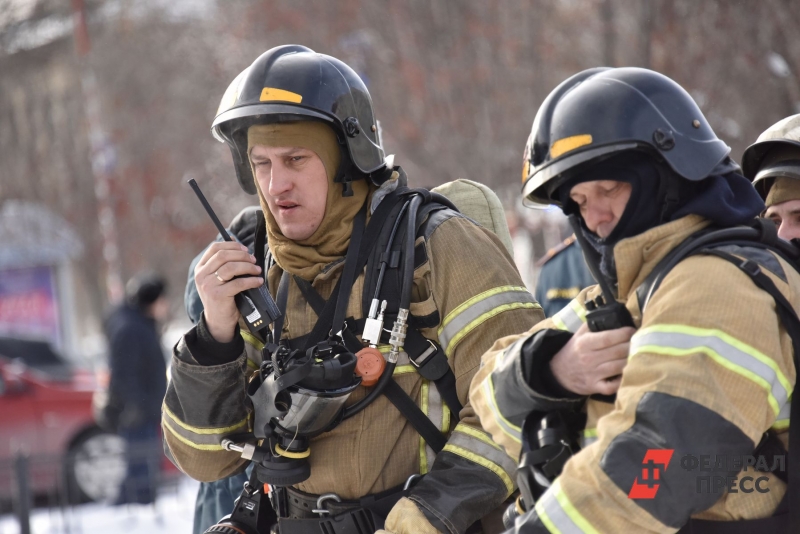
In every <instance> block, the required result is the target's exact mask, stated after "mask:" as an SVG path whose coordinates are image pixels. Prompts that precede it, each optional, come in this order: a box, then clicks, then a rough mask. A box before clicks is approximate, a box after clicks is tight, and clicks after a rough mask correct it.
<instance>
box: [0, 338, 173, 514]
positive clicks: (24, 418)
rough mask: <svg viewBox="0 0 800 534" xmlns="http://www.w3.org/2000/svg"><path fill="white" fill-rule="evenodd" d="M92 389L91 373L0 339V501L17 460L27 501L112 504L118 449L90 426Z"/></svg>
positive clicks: (121, 467) (39, 345) (43, 349)
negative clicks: (24, 465) (30, 497)
mask: <svg viewBox="0 0 800 534" xmlns="http://www.w3.org/2000/svg"><path fill="white" fill-rule="evenodd" d="M96 388H97V380H96V379H95V376H94V374H93V373H91V372H89V371H85V370H78V369H74V368H73V367H72V366H71V365H69V364H68V363H67V362H66V361H65V360H64V359H63V358H62V357H61V356H59V355H58V354H57V353H56V352H54V351H53V349H52V347H51V346H50V345H49V344H47V343H44V342H39V341H28V340H20V339H11V338H2V337H0V500H5V501H7V500H8V499H10V498H11V497H12V495H13V491H14V485H13V484H14V478H13V472H14V471H13V468H12V466H13V460H14V458H15V457H17V456H18V455H19V454H25V455H27V456H28V458H29V462H28V464H29V472H30V476H29V483H30V487H31V491H32V492H33V493H34V495H40V496H41V495H48V496H58V497H59V499H61V498H63V497H66V498H67V500H69V501H71V502H83V501H110V500H113V499H114V498H115V497H116V494H117V491H118V489H119V485H120V482H121V480H122V479H123V477H124V475H125V458H124V452H125V443H124V441H123V440H122V439H121V438H119V437H118V436H117V435H116V434H112V433H109V432H106V431H104V430H102V429H100V428H99V427H98V426H97V425H96V424H95V422H94V420H93V418H92V395H93V394H94V391H95V390H96ZM164 464H166V465H167V466H168V467H167V471H168V474H172V475H175V474H176V469H175V468H174V467H172V464H170V463H169V461H166V459H165V462H164Z"/></svg>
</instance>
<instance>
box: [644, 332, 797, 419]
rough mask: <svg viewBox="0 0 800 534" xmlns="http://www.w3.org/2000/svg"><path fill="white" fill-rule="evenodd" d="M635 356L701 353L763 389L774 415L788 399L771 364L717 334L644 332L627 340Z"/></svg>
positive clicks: (783, 383)
mask: <svg viewBox="0 0 800 534" xmlns="http://www.w3.org/2000/svg"><path fill="white" fill-rule="evenodd" d="M639 352H652V353H655V354H665V355H668V356H686V355H689V354H692V353H695V352H702V353H703V354H706V355H707V356H709V357H711V358H712V359H713V360H714V361H716V362H717V363H719V364H720V365H722V366H723V367H725V368H727V369H729V370H731V371H733V372H735V373H738V374H740V375H742V376H744V377H745V378H748V379H750V380H753V381H754V382H756V383H757V384H759V385H761V386H762V387H764V388H765V389H766V390H767V394H768V400H769V402H770V404H771V405H772V409H773V410H774V411H775V414H776V415H777V413H778V412H779V411H780V408H781V407H782V406H783V405H784V404H786V402H787V401H788V399H789V387H788V385H789V382H788V380H787V379H786V377H785V376H784V375H783V373H782V372H781V371H780V369H779V368H778V366H777V364H776V363H775V361H774V360H772V359H771V358H769V357H768V356H766V355H764V354H762V353H760V352H759V351H758V350H756V349H755V348H753V347H751V346H749V345H747V344H745V343H743V342H741V341H739V340H737V339H736V338H734V337H732V336H730V335H728V334H726V333H724V332H722V331H721V330H707V329H700V328H694V327H689V326H684V325H658V326H654V327H650V328H646V329H644V330H640V331H639V332H637V333H636V334H635V335H634V336H633V338H631V348H630V354H631V356H634V355H635V354H637V353H639Z"/></svg>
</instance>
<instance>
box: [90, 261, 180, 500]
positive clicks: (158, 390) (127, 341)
mask: <svg viewBox="0 0 800 534" xmlns="http://www.w3.org/2000/svg"><path fill="white" fill-rule="evenodd" d="M165 290H166V283H165V281H164V280H163V278H161V277H160V276H158V275H155V274H151V273H146V274H140V275H137V276H135V277H133V278H132V279H131V280H130V281H128V283H127V285H126V287H125V293H126V295H125V296H126V298H125V302H124V303H122V304H121V305H120V306H119V307H117V308H116V309H114V310H113V311H112V312H111V314H110V315H109V317H108V319H107V320H106V324H105V329H106V335H107V337H108V342H109V352H110V356H109V371H110V383H109V394H110V395H111V396H112V397H113V398H115V399H117V402H118V403H119V404H120V406H121V413H120V416H119V429H118V433H119V435H120V436H121V437H122V438H123V439H124V440H125V442H126V445H127V472H126V476H125V479H124V480H123V482H122V486H121V488H120V492H119V496H118V498H117V504H127V503H138V504H149V503H152V502H154V501H155V496H156V495H155V494H156V486H157V483H158V470H159V465H160V462H161V456H162V452H161V438H160V433H159V432H160V431H159V427H160V420H161V403H162V401H163V400H164V393H165V392H166V389H167V375H166V361H165V358H164V353H163V351H162V349H161V340H160V334H159V330H158V322H161V321H163V320H164V319H166V316H167V313H168V310H169V304H168V302H167V299H166V297H165V296H164V293H165Z"/></svg>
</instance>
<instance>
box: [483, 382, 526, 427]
mask: <svg viewBox="0 0 800 534" xmlns="http://www.w3.org/2000/svg"><path fill="white" fill-rule="evenodd" d="M483 395H484V397H485V398H486V404H487V405H488V406H489V409H490V410H492V415H493V417H492V420H493V421H494V422H495V423H497V426H499V427H500V430H502V431H503V433H504V434H505V435H507V436H508V437H510V438H511V440H512V441H515V442H517V443H522V430H521V429H520V427H518V426H515V425H513V424H512V423H511V422H510V421H508V420H507V419H506V418H505V417H504V416H503V414H502V413H500V409H499V408H498V407H497V399H495V397H494V383H493V380H492V376H491V375H489V377H488V379H487V380H485V381H484V383H483Z"/></svg>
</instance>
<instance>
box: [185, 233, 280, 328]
mask: <svg viewBox="0 0 800 534" xmlns="http://www.w3.org/2000/svg"><path fill="white" fill-rule="evenodd" d="M261 274H262V273H261V268H260V267H259V266H258V265H256V259H255V257H253V256H252V255H251V254H250V253H249V252H248V251H247V247H245V246H244V245H241V244H239V243H236V242H235V241H221V242H216V243H213V244H212V245H211V246H210V247H209V248H208V249H207V250H206V252H205V253H204V254H203V256H202V257H201V258H200V261H199V262H198V263H197V266H196V267H195V269H194V281H195V284H196V285H197V292H198V294H199V295H200V300H202V301H203V310H204V311H203V315H204V316H205V323H206V328H208V332H209V333H210V334H211V335H212V336H213V337H214V339H216V340H217V341H219V342H220V343H227V342H229V341H231V340H232V339H233V334H234V332H235V331H236V323H237V322H238V321H239V315H240V312H239V308H238V306H237V304H236V301H235V297H236V295H237V294H239V293H241V292H243V291H246V290H248V289H257V288H259V287H261V286H262V285H263V284H264V279H263V278H261V276H260V275H261Z"/></svg>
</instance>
